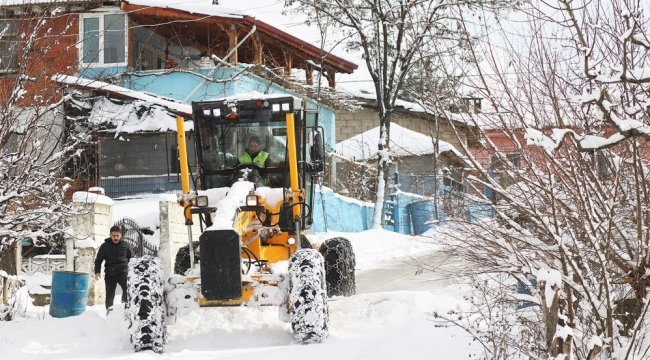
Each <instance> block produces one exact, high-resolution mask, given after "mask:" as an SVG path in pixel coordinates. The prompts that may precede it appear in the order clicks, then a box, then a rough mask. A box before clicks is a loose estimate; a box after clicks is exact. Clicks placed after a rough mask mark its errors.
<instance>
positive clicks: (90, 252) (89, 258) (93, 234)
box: [66, 195, 113, 305]
mask: <svg viewBox="0 0 650 360" xmlns="http://www.w3.org/2000/svg"><path fill="white" fill-rule="evenodd" d="M99 196H101V195H99ZM105 199H108V198H105ZM109 200H110V199H109ZM76 205H77V206H79V207H82V208H83V209H84V214H83V215H81V216H79V217H77V218H76V219H75V220H74V222H73V223H74V225H73V226H74V235H75V236H74V238H70V239H68V240H67V243H66V259H67V264H66V270H68V271H75V272H81V273H85V274H89V275H90V276H91V279H90V285H89V289H88V301H87V303H86V304H87V305H98V304H103V303H104V302H105V301H106V289H105V286H104V280H103V278H101V279H99V280H98V281H97V280H95V256H96V255H97V249H98V248H99V246H100V245H101V244H102V243H103V242H104V240H105V239H106V238H107V237H109V234H110V229H111V226H113V205H112V201H103V202H100V201H96V202H92V203H87V202H86V203H82V202H78V203H76Z"/></svg>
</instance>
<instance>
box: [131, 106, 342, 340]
mask: <svg viewBox="0 0 650 360" xmlns="http://www.w3.org/2000/svg"><path fill="white" fill-rule="evenodd" d="M192 109H193V122H194V133H195V136H196V137H195V144H196V149H195V153H196V157H197V164H198V169H197V172H196V181H195V184H196V186H195V189H194V190H190V181H189V177H190V176H189V175H190V174H189V170H188V166H187V164H188V161H187V151H186V149H185V139H184V133H185V132H184V129H183V128H182V127H183V121H182V119H179V121H178V126H179V129H178V134H179V153H180V156H179V157H180V165H181V176H182V179H183V181H182V188H183V193H182V194H181V195H179V203H180V204H181V205H183V207H184V209H185V219H186V225H187V226H188V233H189V239H188V244H187V245H185V246H184V247H182V248H181V249H180V250H179V251H178V254H177V256H176V263H175V271H174V272H175V274H173V275H171V276H170V277H168V278H167V279H163V275H162V270H161V266H160V260H159V259H155V258H151V257H143V258H138V259H136V260H133V261H132V262H131V264H130V271H129V294H128V295H129V301H128V304H127V306H128V309H129V310H128V317H129V324H130V333H131V342H132V344H133V347H134V349H135V350H136V351H139V350H145V349H151V350H154V351H157V352H161V351H162V350H163V348H164V344H165V341H166V325H167V324H172V323H173V322H174V320H175V318H176V316H177V315H178V311H179V309H184V308H196V307H211V306H278V307H279V310H280V312H279V313H280V319H281V320H284V321H288V322H290V323H291V328H292V332H293V336H294V339H295V341H296V342H299V343H314V342H316V343H317V342H321V341H323V340H324V339H325V338H326V337H327V334H328V324H327V320H328V306H327V298H328V296H335V295H336V296H350V295H353V294H354V293H355V278H354V266H355V259H354V253H353V251H352V247H351V244H350V242H349V241H348V240H346V239H344V238H333V239H328V240H326V241H325V242H323V243H322V244H317V243H316V241H314V240H313V239H312V240H310V238H309V237H308V235H307V230H308V229H309V227H310V226H311V224H312V222H313V219H312V215H313V211H312V208H313V201H314V183H315V181H314V180H315V179H316V178H317V177H318V176H320V175H321V174H322V172H323V170H324V153H325V151H324V141H323V129H322V127H320V126H319V125H318V117H317V112H316V111H311V110H307V109H306V105H305V102H303V101H301V100H300V99H298V98H295V97H293V96H286V95H257V96H255V97H253V98H225V99H221V100H214V101H202V102H195V103H193V104H192ZM196 221H198V222H200V224H201V228H202V233H201V234H200V236H199V241H198V242H196V241H194V240H193V239H192V231H191V229H192V225H193V224H194V223H195V222H196Z"/></svg>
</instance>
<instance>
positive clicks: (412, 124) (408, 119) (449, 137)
mask: <svg viewBox="0 0 650 360" xmlns="http://www.w3.org/2000/svg"><path fill="white" fill-rule="evenodd" d="M419 115H420V114H419V113H415V112H402V111H398V112H395V113H393V117H392V118H391V122H393V123H396V124H398V125H400V126H402V127H404V128H406V129H409V130H413V131H417V132H419V133H421V134H425V135H431V134H432V133H433V130H434V125H435V123H434V122H433V121H432V120H431V119H427V118H425V117H424V114H421V115H422V116H419ZM378 125H379V117H378V115H377V110H376V109H373V108H370V107H362V108H361V109H359V110H356V111H337V112H336V142H341V141H343V140H347V139H349V138H351V137H353V136H355V135H358V134H361V133H362V132H365V131H368V130H370V129H372V128H375V127H377V126H378ZM438 125H439V128H440V139H441V140H444V141H446V142H448V143H450V144H452V145H453V146H454V147H455V148H456V149H457V150H462V146H461V141H462V143H463V144H466V143H467V135H466V134H465V133H461V134H460V136H461V139H460V141H459V139H458V137H457V136H456V134H455V133H454V130H453V128H452V127H451V125H449V124H448V123H447V122H446V121H440V122H439V123H438Z"/></svg>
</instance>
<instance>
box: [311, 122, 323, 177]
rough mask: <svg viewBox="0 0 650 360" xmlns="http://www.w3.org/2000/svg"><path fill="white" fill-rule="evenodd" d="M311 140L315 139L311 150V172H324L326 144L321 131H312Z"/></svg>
mask: <svg viewBox="0 0 650 360" xmlns="http://www.w3.org/2000/svg"><path fill="white" fill-rule="evenodd" d="M310 138H311V139H313V143H312V145H311V148H310V149H309V155H310V157H311V162H310V164H309V165H310V168H311V172H312V173H316V172H323V171H324V170H325V163H324V161H325V144H324V142H323V133H322V131H321V129H316V130H314V131H312V132H311V136H310Z"/></svg>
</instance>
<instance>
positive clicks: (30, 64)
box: [0, 14, 79, 107]
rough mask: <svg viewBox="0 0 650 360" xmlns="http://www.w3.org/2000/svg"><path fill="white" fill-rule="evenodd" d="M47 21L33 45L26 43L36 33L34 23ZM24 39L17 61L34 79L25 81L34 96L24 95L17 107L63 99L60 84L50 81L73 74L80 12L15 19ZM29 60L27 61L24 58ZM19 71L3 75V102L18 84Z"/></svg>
mask: <svg viewBox="0 0 650 360" xmlns="http://www.w3.org/2000/svg"><path fill="white" fill-rule="evenodd" d="M37 20H44V21H45V24H44V25H43V26H42V27H40V30H39V32H38V33H37V34H36V36H35V38H36V41H35V43H34V45H33V46H31V47H29V46H27V44H26V42H27V41H28V40H29V39H30V37H31V35H33V31H34V30H33V29H34V28H35V26H36V25H35V22H36V21H37ZM16 22H17V26H18V33H19V34H24V35H25V36H24V37H22V38H21V40H20V42H19V43H20V45H19V51H18V63H19V64H22V65H25V75H26V76H28V77H29V78H31V79H33V80H30V81H26V82H24V88H25V91H26V92H27V93H29V94H32V96H23V97H22V98H21V99H20V100H19V101H18V103H17V105H18V106H21V107H22V106H42V105H46V104H51V103H54V102H56V101H58V100H60V99H61V97H62V95H63V93H62V92H61V91H60V86H59V85H58V84H55V83H53V82H52V81H51V77H52V75H54V74H68V75H72V74H74V73H75V72H76V64H77V63H78V61H77V59H78V51H77V47H76V45H77V38H78V33H79V17H78V15H77V14H63V15H59V16H56V17H51V18H42V19H32V20H29V19H16ZM25 59H26V60H25ZM15 81H16V74H8V75H5V76H0V104H1V105H4V104H5V102H6V100H7V99H8V97H9V96H10V95H11V92H12V91H13V88H14V86H15Z"/></svg>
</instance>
